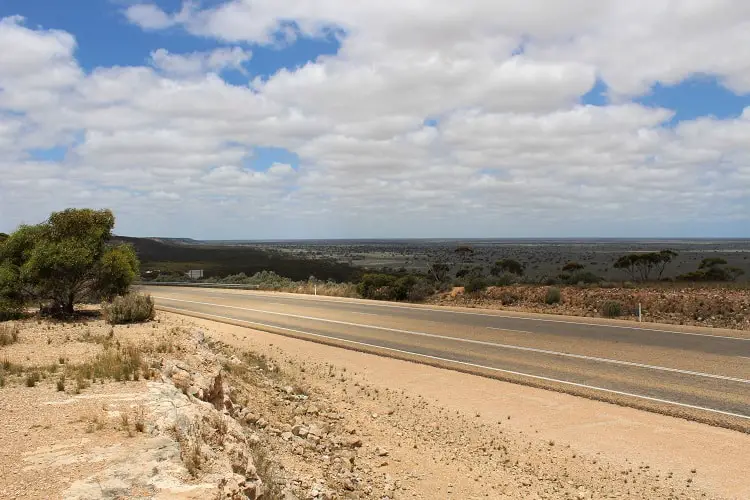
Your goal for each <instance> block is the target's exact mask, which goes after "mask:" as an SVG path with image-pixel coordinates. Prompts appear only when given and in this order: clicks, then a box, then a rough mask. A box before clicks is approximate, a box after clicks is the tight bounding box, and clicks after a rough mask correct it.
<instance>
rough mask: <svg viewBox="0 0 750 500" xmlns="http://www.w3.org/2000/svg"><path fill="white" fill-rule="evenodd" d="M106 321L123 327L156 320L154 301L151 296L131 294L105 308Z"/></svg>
mask: <svg viewBox="0 0 750 500" xmlns="http://www.w3.org/2000/svg"><path fill="white" fill-rule="evenodd" d="M103 311H104V319H105V320H106V321H107V323H109V324H110V325H122V324H126V323H141V322H143V321H149V320H152V319H154V315H155V314H156V311H155V310H154V301H153V299H152V298H151V296H150V295H143V294H140V293H130V294H128V295H125V296H122V297H115V300H113V301H112V302H110V303H109V304H105V305H104V307H103Z"/></svg>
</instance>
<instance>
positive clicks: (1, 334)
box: [0, 325, 21, 346]
mask: <svg viewBox="0 0 750 500" xmlns="http://www.w3.org/2000/svg"><path fill="white" fill-rule="evenodd" d="M20 332H21V329H20V328H19V327H18V325H0V346H6V345H10V344H15V343H16V342H18V334H19V333H20Z"/></svg>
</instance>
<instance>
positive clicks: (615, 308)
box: [602, 300, 622, 318]
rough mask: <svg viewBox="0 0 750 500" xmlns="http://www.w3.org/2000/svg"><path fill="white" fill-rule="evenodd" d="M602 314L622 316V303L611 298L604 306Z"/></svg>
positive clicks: (614, 316) (609, 316)
mask: <svg viewBox="0 0 750 500" xmlns="http://www.w3.org/2000/svg"><path fill="white" fill-rule="evenodd" d="M602 316H604V317H605V318H617V317H618V316H622V304H620V303H619V302H617V301H616V300H609V301H607V302H605V303H604V305H603V306H602Z"/></svg>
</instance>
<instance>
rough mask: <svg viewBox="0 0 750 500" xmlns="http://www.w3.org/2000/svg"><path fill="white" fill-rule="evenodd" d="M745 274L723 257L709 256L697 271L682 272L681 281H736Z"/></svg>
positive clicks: (679, 277)
mask: <svg viewBox="0 0 750 500" xmlns="http://www.w3.org/2000/svg"><path fill="white" fill-rule="evenodd" d="M743 274H745V271H743V270H742V269H740V268H739V267H731V266H727V261H726V260H725V259H722V258H721V257H708V258H705V259H703V260H702V261H701V263H700V265H699V266H698V269H697V270H696V271H693V272H690V273H686V274H681V275H680V276H678V277H677V279H678V280H681V281H734V280H736V279H737V278H739V277H740V276H742V275H743Z"/></svg>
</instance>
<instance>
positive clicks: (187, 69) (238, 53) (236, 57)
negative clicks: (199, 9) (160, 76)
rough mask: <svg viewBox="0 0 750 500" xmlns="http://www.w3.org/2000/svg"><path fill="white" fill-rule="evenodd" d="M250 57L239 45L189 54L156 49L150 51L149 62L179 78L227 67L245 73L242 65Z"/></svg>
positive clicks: (218, 70)
mask: <svg viewBox="0 0 750 500" xmlns="http://www.w3.org/2000/svg"><path fill="white" fill-rule="evenodd" d="M251 57H252V52H250V51H249V50H244V49H242V48H240V47H232V48H219V49H216V50H213V51H211V52H192V53H189V54H170V53H169V51H167V50H165V49H157V50H155V51H154V52H152V53H151V64H152V65H153V66H154V67H155V68H157V69H159V70H160V71H162V72H164V73H165V74H167V75H170V76H174V77H178V78H180V77H190V76H200V75H203V74H205V73H209V72H216V73H220V72H221V71H224V70H227V69H233V70H237V71H240V72H241V73H246V71H245V69H244V66H243V65H244V64H245V63H246V62H248V61H249V60H250V58H251Z"/></svg>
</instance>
